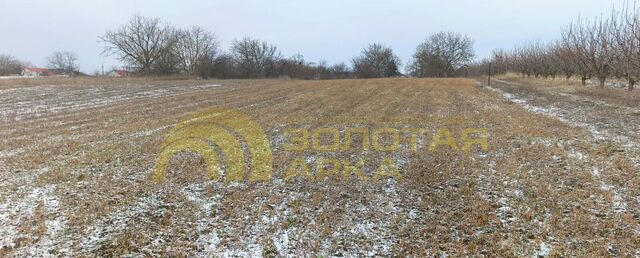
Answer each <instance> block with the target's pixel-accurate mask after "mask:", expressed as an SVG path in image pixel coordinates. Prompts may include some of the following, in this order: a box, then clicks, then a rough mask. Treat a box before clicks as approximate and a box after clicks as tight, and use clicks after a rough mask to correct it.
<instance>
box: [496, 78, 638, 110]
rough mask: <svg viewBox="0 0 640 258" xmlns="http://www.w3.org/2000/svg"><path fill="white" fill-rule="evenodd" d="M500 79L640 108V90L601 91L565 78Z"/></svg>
mask: <svg viewBox="0 0 640 258" xmlns="http://www.w3.org/2000/svg"><path fill="white" fill-rule="evenodd" d="M498 78H499V79H502V80H507V81H512V82H519V83H525V84H529V85H535V86H538V87H544V88H546V90H556V91H560V92H566V93H572V94H576V95H578V96H584V97H590V98H595V99H598V100H601V101H606V102H609V103H613V104H618V105H624V106H628V107H635V108H640V89H637V88H636V89H635V90H634V91H631V92H630V91H628V90H627V89H626V88H612V87H606V88H604V89H601V88H599V87H597V86H596V84H595V83H591V84H588V85H587V86H584V85H582V82H581V81H580V80H579V78H571V79H570V80H567V79H564V78H555V79H552V78H548V79H544V78H522V76H520V75H517V74H511V73H510V74H506V75H502V76H498ZM612 82H614V83H621V84H624V83H626V82H624V81H620V80H618V79H610V80H609V83H612Z"/></svg>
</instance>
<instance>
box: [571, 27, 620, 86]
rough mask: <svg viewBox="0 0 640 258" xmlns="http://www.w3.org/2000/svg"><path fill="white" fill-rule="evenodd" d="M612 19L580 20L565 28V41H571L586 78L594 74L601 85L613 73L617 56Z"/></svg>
mask: <svg viewBox="0 0 640 258" xmlns="http://www.w3.org/2000/svg"><path fill="white" fill-rule="evenodd" d="M612 35H613V33H611V26H610V21H609V20H605V19H603V18H598V19H595V20H594V21H593V22H591V23H590V22H587V21H582V20H578V22H577V23H573V24H571V25H570V26H569V27H568V29H566V30H565V33H564V37H565V41H566V42H569V45H570V46H571V49H572V50H573V52H574V53H573V54H574V56H575V58H576V60H577V63H578V64H579V68H580V69H581V70H582V73H583V82H584V78H585V77H586V76H587V75H593V76H596V78H598V81H599V82H600V87H601V88H603V87H604V85H605V81H606V79H607V77H609V75H611V73H612V67H611V66H612V65H613V62H614V60H615V59H616V58H617V56H616V54H617V53H616V49H615V45H614V44H613V42H614V39H613V37H612Z"/></svg>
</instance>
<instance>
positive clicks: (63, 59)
mask: <svg viewBox="0 0 640 258" xmlns="http://www.w3.org/2000/svg"><path fill="white" fill-rule="evenodd" d="M47 67H49V68H50V69H59V70H62V71H63V72H64V73H66V74H74V73H77V72H78V70H79V66H78V57H77V56H76V54H75V53H73V52H70V51H56V52H54V53H53V54H51V55H50V56H49V57H47Z"/></svg>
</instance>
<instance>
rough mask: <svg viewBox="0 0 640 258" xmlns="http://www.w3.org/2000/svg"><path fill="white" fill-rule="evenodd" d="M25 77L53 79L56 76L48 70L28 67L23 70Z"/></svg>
mask: <svg viewBox="0 0 640 258" xmlns="http://www.w3.org/2000/svg"><path fill="white" fill-rule="evenodd" d="M22 76H23V77H29V78H39V77H53V76H55V74H54V73H53V72H51V71H50V70H49V69H46V68H35V67H27V68H24V69H23V70H22Z"/></svg>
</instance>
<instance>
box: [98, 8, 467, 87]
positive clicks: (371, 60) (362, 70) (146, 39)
mask: <svg viewBox="0 0 640 258" xmlns="http://www.w3.org/2000/svg"><path fill="white" fill-rule="evenodd" d="M100 41H102V42H104V43H105V48H104V54H106V55H114V56H116V57H118V58H119V59H120V61H122V62H124V63H127V64H128V65H130V66H131V67H135V68H137V69H138V72H140V73H141V74H143V75H150V74H158V75H164V74H174V73H186V74H189V75H192V76H193V75H197V76H200V77H204V78H208V77H217V78H273V77H290V78H297V79H343V78H381V77H394V76H400V75H402V73H401V72H400V67H401V65H402V64H401V61H400V59H399V58H398V57H397V56H396V55H395V54H394V52H393V50H392V49H391V48H390V47H388V46H385V45H383V44H378V43H374V44H370V45H369V46H367V47H366V48H365V49H363V50H362V53H361V54H360V55H359V56H357V57H355V58H353V59H352V60H351V66H348V65H347V64H344V63H339V64H336V65H333V66H329V65H327V63H326V62H325V61H321V62H317V63H316V62H309V61H306V60H305V59H304V57H303V56H301V55H294V56H292V57H289V58H286V57H283V56H282V54H281V52H280V51H279V49H278V48H277V47H276V46H274V45H272V44H269V43H268V42H265V41H261V40H258V39H253V38H243V39H236V40H234V41H233V42H232V44H231V47H230V49H229V50H228V51H222V50H221V49H220V47H219V45H220V44H219V41H218V40H217V38H216V36H215V35H214V34H213V33H212V32H210V31H208V30H206V29H204V28H202V27H198V26H193V27H190V28H187V29H180V28H175V27H173V26H171V25H169V24H166V23H163V22H162V21H161V20H160V19H157V18H148V17H144V16H139V15H137V16H134V17H133V18H132V19H131V20H130V21H129V22H128V23H127V24H125V25H123V26H121V27H119V28H116V29H115V30H112V31H108V32H106V33H105V34H104V35H103V36H101V37H100ZM473 57H474V53H473V42H472V41H471V40H470V39H469V38H468V37H465V36H462V35H459V34H455V33H450V32H446V33H445V32H443V33H439V34H436V35H434V36H432V37H430V38H428V39H427V40H426V41H425V42H424V43H422V44H421V45H420V46H419V47H418V49H417V50H416V53H415V55H414V56H413V59H414V60H413V61H412V62H411V64H410V65H409V67H408V72H409V73H410V74H411V75H413V76H416V77H449V76H457V75H461V74H462V72H461V71H462V70H463V69H464V68H465V67H466V65H467V64H468V63H469V62H470V61H471V60H472V58H473Z"/></svg>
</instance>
